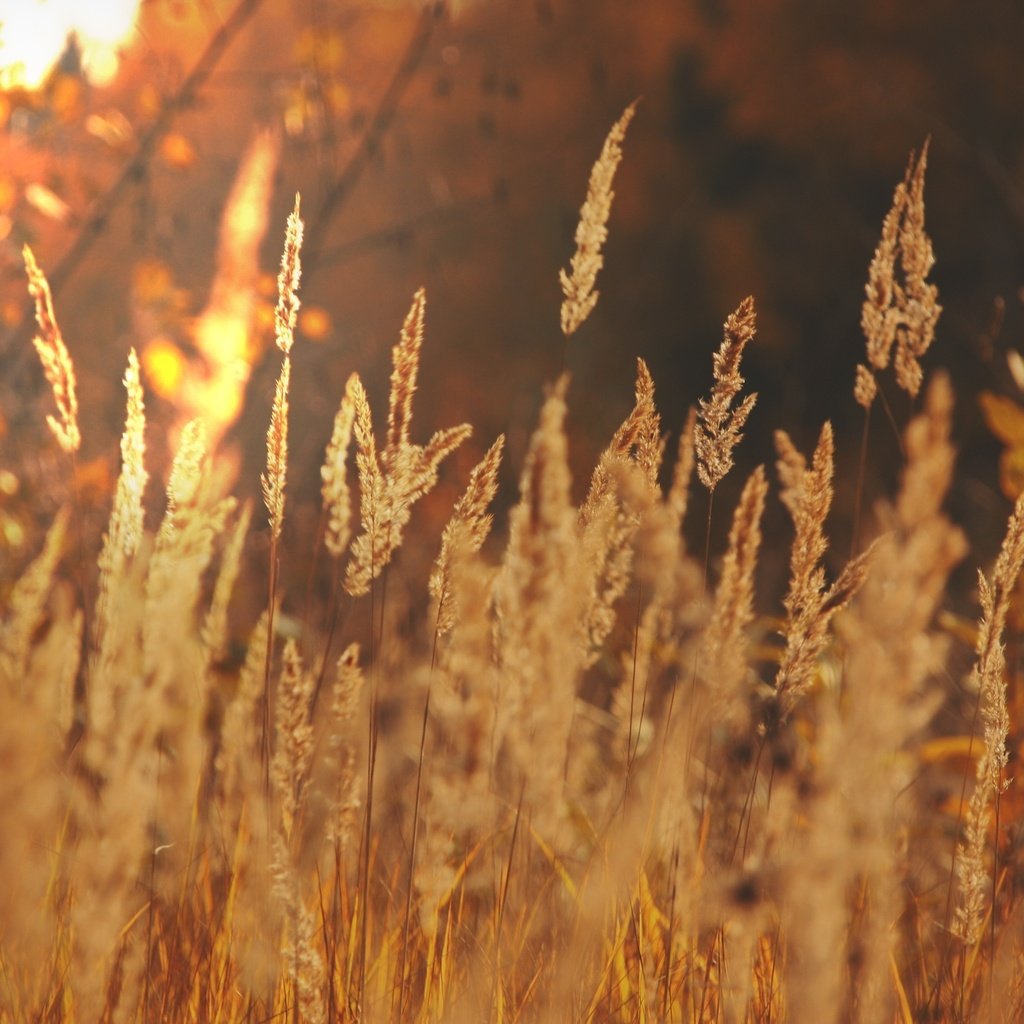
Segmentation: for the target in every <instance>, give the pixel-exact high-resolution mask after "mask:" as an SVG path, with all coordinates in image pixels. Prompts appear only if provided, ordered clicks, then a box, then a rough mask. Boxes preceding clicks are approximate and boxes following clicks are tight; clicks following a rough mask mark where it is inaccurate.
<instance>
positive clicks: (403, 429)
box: [345, 289, 473, 597]
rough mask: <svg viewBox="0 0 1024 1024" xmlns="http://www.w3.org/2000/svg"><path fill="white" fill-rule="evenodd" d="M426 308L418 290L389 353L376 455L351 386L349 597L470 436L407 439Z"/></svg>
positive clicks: (451, 433)
mask: <svg viewBox="0 0 1024 1024" xmlns="http://www.w3.org/2000/svg"><path fill="white" fill-rule="evenodd" d="M425 306H426V295H425V293H424V292H423V290H422V289H421V290H420V291H419V292H417V293H416V296H415V297H414V299H413V304H412V308H411V309H410V311H409V314H408V315H407V316H406V319H405V323H404V324H403V326H402V334H401V338H400V340H399V342H398V344H397V345H396V346H395V347H394V348H393V349H392V363H393V371H392V374H391V394H390V400H389V408H388V432H387V441H386V444H385V446H384V450H383V451H382V452H381V453H380V455H379V456H378V453H377V446H376V442H375V441H374V437H373V423H372V421H371V417H370V406H369V402H368V401H367V398H366V392H365V390H364V389H363V387H362V385H361V384H358V380H357V381H356V383H355V384H353V404H354V416H355V424H354V430H355V435H356V445H357V447H358V452H357V454H356V466H357V468H358V470H359V511H360V519H361V525H362V533H360V534H359V536H358V537H356V539H355V540H354V541H353V542H352V548H351V557H350V559H349V563H348V568H347V569H346V573H345V589H346V590H347V591H348V593H349V594H351V595H352V596H353V597H356V596H358V595H360V594H365V593H366V592H367V590H369V589H370V582H371V580H374V579H376V578H377V577H378V576H379V575H380V574H381V572H383V570H384V567H385V566H386V565H387V564H388V563H389V562H390V561H391V557H392V555H393V554H394V553H395V551H396V550H397V549H398V547H399V545H400V544H401V543H402V532H403V530H404V529H405V526H406V524H407V523H408V522H409V516H410V514H411V512H412V506H413V505H414V504H415V503H416V502H417V501H418V500H419V499H420V498H422V497H423V496H424V495H425V494H427V493H428V492H429V491H430V490H431V489H432V488H433V487H434V485H435V484H436V483H437V472H438V467H439V466H440V464H441V462H442V461H443V460H444V459H445V458H446V457H447V456H448V455H450V454H451V453H452V452H453V451H455V449H456V448H458V446H459V445H460V444H462V443H463V441H465V440H466V439H467V438H468V437H469V436H470V435H471V434H472V432H473V431H472V428H471V427H470V426H469V425H468V424H465V423H463V424H461V425H460V426H458V427H450V428H448V429H446V430H439V431H437V432H436V433H435V434H434V436H433V437H432V438H431V439H430V440H429V441H428V442H427V444H426V445H425V446H423V445H417V444H412V443H411V442H410V441H409V423H410V420H411V418H412V397H413V394H414V392H415V390H416V374H417V371H418V369H419V353H420V347H421V345H422V340H423V338H422V335H423V316H424V310H425ZM357 385H358V386H357Z"/></svg>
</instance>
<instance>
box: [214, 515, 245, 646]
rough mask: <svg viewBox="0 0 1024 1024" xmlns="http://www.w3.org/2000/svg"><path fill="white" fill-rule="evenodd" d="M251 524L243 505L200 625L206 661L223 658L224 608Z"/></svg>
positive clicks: (240, 562) (225, 609) (224, 644)
mask: <svg viewBox="0 0 1024 1024" xmlns="http://www.w3.org/2000/svg"><path fill="white" fill-rule="evenodd" d="M251 522H252V502H251V501H249V502H246V503H245V505H243V506H242V511H241V513H240V514H239V516H238V519H237V521H236V522H235V526H234V529H233V530H232V531H231V535H230V537H229V538H228V542H227V544H226V545H225V547H224V554H223V556H222V557H221V562H220V571H219V572H218V573H217V582H216V583H215V584H214V586H213V598H212V599H211V601H210V610H209V612H207V615H206V622H205V624H204V626H203V643H204V645H205V646H206V651H207V658H208V659H209V661H210V662H211V663H212V662H215V661H218V660H219V659H221V658H223V657H224V652H225V648H226V647H227V641H228V605H229V604H230V602H231V595H232V593H233V592H234V589H235V583H236V582H237V580H238V573H239V571H240V569H241V567H242V551H243V550H244V548H245V539H246V536H247V535H248V533H249V524H250V523H251Z"/></svg>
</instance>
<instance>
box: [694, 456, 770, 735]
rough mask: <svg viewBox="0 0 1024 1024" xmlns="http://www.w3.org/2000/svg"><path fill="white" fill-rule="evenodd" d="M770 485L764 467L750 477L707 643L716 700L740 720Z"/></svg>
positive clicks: (738, 511)
mask: <svg viewBox="0 0 1024 1024" xmlns="http://www.w3.org/2000/svg"><path fill="white" fill-rule="evenodd" d="M767 493H768V481H767V480H766V478H765V474H764V468H763V467H761V466H758V467H757V469H755V470H754V472H753V473H752V474H751V475H750V478H749V479H748V480H747V482H746V485H745V486H744V488H743V493H742V494H741V495H740V501H739V504H738V505H737V506H736V511H735V513H734V514H733V520H732V529H731V530H730V531H729V550H728V551H727V552H726V555H725V559H724V561H723V562H722V575H721V578H720V579H719V581H718V589H717V590H716V592H715V603H714V608H713V610H712V612H711V621H710V622H709V623H708V627H707V631H706V633H705V637H704V648H705V664H707V665H709V666H711V667H712V669H713V671H714V678H713V679H712V680H711V683H712V686H713V688H714V692H715V697H716V700H717V701H719V702H721V704H722V705H723V706H724V708H725V711H726V712H727V713H728V714H730V715H734V714H736V713H737V712H739V711H741V710H742V707H743V701H742V696H741V692H740V686H741V684H742V682H743V678H744V675H745V672H746V666H747V656H746V638H745V636H744V633H745V631H746V629H747V627H748V626H749V625H750V623H751V622H752V621H753V618H754V572H755V570H756V569H757V553H758V550H759V549H760V547H761V516H762V514H763V513H764V501H765V496H766V495H767Z"/></svg>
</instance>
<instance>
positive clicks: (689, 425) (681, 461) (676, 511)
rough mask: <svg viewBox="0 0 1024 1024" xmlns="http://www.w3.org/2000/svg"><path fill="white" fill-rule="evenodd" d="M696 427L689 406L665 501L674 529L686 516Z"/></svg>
mask: <svg viewBox="0 0 1024 1024" xmlns="http://www.w3.org/2000/svg"><path fill="white" fill-rule="evenodd" d="M696 428H697V410H696V409H695V408H693V407H692V406H691V407H690V411H689V413H688V414H687V416H686V423H685V424H684V425H683V429H682V432H681V433H680V434H679V450H678V452H677V453H676V464H675V466H674V467H673V470H672V483H671V484H670V485H669V491H668V496H667V497H666V503H667V505H668V510H669V513H670V514H671V516H672V521H673V523H674V524H675V528H676V530H677V531H678V530H680V529H681V528H682V525H683V520H684V519H685V518H686V506H687V504H688V502H689V497H690V481H691V480H692V479H693V469H694V466H695V465H696V461H697V460H696V452H695V450H694V432H695V430H696Z"/></svg>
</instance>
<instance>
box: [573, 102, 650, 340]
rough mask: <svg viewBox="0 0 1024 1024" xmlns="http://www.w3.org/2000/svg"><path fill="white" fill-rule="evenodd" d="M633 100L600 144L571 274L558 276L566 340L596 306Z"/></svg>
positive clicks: (580, 221) (634, 103)
mask: <svg viewBox="0 0 1024 1024" xmlns="http://www.w3.org/2000/svg"><path fill="white" fill-rule="evenodd" d="M637 102H638V101H637V100H634V101H633V102H632V103H630V105H629V106H628V107H626V109H625V111H624V112H623V114H622V116H621V117H620V118H619V119H618V121H616V122H615V124H613V125H612V128H611V131H610V132H609V133H608V137H607V138H606V139H605V140H604V147H603V148H602V150H601V155H600V156H599V157H598V159H597V163H595V164H594V167H593V169H592V170H591V172H590V184H589V185H588V187H587V198H586V200H585V201H584V203H583V207H582V209H581V210H580V220H579V224H578V226H577V228H576V254H575V255H574V256H573V258H572V263H571V267H572V272H571V273H568V272H566V271H565V270H560V271H559V272H558V279H559V281H560V282H561V284H562V294H563V295H564V296H565V299H564V300H563V302H562V333H563V334H564V335H565V336H566V337H567V338H568V337H570V335H572V334H573V333H574V332H575V331H576V329H577V328H578V327H579V326H580V324H582V323H583V321H584V320H586V319H587V317H588V316H590V313H591V311H592V310H593V308H594V306H596V305H597V298H598V294H599V293H598V292H596V291H594V283H595V282H596V281H597V273H598V271H599V270H600V269H601V267H602V266H604V256H603V254H602V253H601V247H602V246H603V245H604V243H605V241H606V240H607V238H608V215H609V214H610V213H611V208H612V199H613V198H614V197H615V193H614V192H613V191H612V182H613V181H614V179H615V171H616V170H617V168H618V166H619V161H620V160H621V159H622V142H623V140H624V139H625V137H626V129H627V128H628V127H629V122H630V121H632V120H633V115H634V114H635V113H636V105H637Z"/></svg>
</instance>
